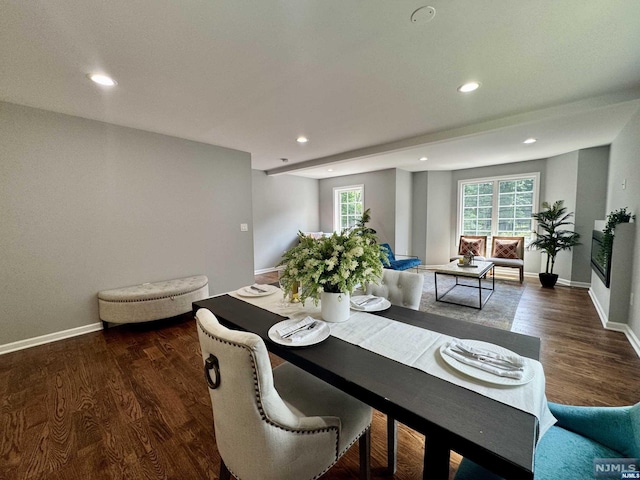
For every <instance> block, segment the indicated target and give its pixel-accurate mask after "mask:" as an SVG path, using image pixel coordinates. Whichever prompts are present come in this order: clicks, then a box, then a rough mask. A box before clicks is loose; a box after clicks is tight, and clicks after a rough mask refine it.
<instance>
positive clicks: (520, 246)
mask: <svg viewBox="0 0 640 480" xmlns="http://www.w3.org/2000/svg"><path fill="white" fill-rule="evenodd" d="M496 240H512V241H517V242H518V244H517V246H516V251H517V254H518V258H519V259H520V260H524V237H493V238H492V239H491V256H492V257H495V258H502V257H501V256H500V255H499V252H497V251H496ZM496 254H498V255H496Z"/></svg>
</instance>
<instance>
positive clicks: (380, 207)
mask: <svg viewBox="0 0 640 480" xmlns="http://www.w3.org/2000/svg"><path fill="white" fill-rule="evenodd" d="M349 185H364V208H365V209H367V208H370V209H371V222H370V223H369V227H371V228H373V229H374V230H376V231H377V232H378V240H379V241H380V243H389V244H390V245H391V248H395V238H396V189H395V185H396V171H395V170H381V171H378V172H371V173H363V174H358V175H346V176H343V177H335V178H326V179H323V180H320V230H322V231H324V232H332V231H333V189H334V187H346V186H349ZM400 253H402V252H400Z"/></svg>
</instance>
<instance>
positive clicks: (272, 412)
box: [196, 309, 340, 480]
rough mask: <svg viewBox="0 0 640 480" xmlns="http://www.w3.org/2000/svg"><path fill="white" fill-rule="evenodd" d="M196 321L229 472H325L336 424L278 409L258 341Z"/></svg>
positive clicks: (205, 318) (279, 479) (265, 475)
mask: <svg viewBox="0 0 640 480" xmlns="http://www.w3.org/2000/svg"><path fill="white" fill-rule="evenodd" d="M196 319H197V330H198V338H199V340H200V346H201V349H202V358H203V360H204V362H205V374H206V375H208V377H209V380H208V383H210V385H209V394H210V396H211V405H212V408H213V420H214V426H215V433H216V444H217V447H218V451H219V452H220V456H221V457H222V459H223V461H224V463H225V464H226V466H227V468H228V469H229V471H230V472H231V473H232V474H233V475H234V476H236V477H237V478H241V479H243V480H284V479H290V480H297V479H302V478H311V477H313V476H314V475H317V473H318V472H323V471H325V470H326V469H328V468H329V467H331V465H332V464H333V463H335V461H336V460H337V458H338V452H337V450H336V449H337V445H338V436H339V430H340V419H339V418H337V417H326V416H323V417H301V416H299V415H297V414H296V413H294V412H293V411H292V410H291V409H290V408H289V407H288V406H287V405H286V404H285V403H284V401H283V400H282V398H281V397H280V395H279V394H278V392H277V391H276V389H275V388H274V379H273V371H272V369H271V364H270V361H269V356H268V353H267V349H266V346H265V344H264V342H263V340H262V339H261V338H260V337H259V336H258V335H255V334H253V333H247V332H239V331H235V330H229V329H227V328H225V327H224V326H222V325H220V323H219V322H218V320H217V318H216V317H215V315H213V313H211V312H210V311H209V310H207V309H200V310H198V312H197V313H196ZM207 372H208V373H207ZM213 387H215V388H213ZM283 470H284V471H285V472H286V474H283ZM309 472H314V473H313V474H312V475H310V474H309Z"/></svg>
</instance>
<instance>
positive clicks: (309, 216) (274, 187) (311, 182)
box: [252, 170, 320, 271]
mask: <svg viewBox="0 0 640 480" xmlns="http://www.w3.org/2000/svg"><path fill="white" fill-rule="evenodd" d="M252 178H253V219H254V220H253V244H254V248H253V250H254V252H255V253H254V256H255V258H254V265H255V269H256V270H257V271H260V270H266V269H270V268H272V267H274V266H276V265H277V264H278V263H279V262H280V260H281V258H282V254H283V252H285V251H286V250H288V249H289V248H291V247H292V246H293V245H295V244H296V243H297V233H298V231H303V232H318V231H320V216H319V209H318V180H315V179H311V178H303V177H296V176H292V175H278V176H272V177H270V176H267V175H266V174H265V172H263V171H260V170H253V172H252Z"/></svg>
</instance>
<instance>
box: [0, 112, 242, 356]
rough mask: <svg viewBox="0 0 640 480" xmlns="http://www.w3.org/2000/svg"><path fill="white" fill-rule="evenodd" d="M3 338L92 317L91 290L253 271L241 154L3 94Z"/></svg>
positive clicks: (224, 282) (234, 277) (218, 279)
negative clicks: (13, 100)
mask: <svg viewBox="0 0 640 480" xmlns="http://www.w3.org/2000/svg"><path fill="white" fill-rule="evenodd" d="M0 139H2V140H1V141H0V159H1V160H0V212H2V220H1V222H0V229H1V233H0V272H2V278H1V280H0V281H1V282H2V284H1V288H0V305H1V307H0V324H1V325H2V328H0V345H3V344H7V343H11V342H15V341H19V340H25V339H29V338H33V337H36V336H40V335H45V334H49V333H53V332H59V331H62V330H66V329H72V328H76V327H81V326H86V325H90V324H93V323H95V322H98V321H99V318H98V301H97V296H96V295H97V292H98V291H100V290H104V289H110V288H116V287H122V286H127V285H135V284H139V283H143V282H153V281H159V280H166V279H171V278H178V277H185V276H190V275H195V274H205V275H207V276H208V277H209V280H210V291H211V293H212V294H213V293H219V292H223V291H227V290H230V289H233V288H237V287H239V286H241V285H243V284H247V283H248V282H251V281H252V279H253V239H252V233H251V230H252V229H251V228H250V231H249V232H241V231H240V223H248V224H249V225H250V226H251V158H250V155H249V154H248V153H244V152H239V151H236V150H230V149H226V148H220V147H215V146H212V145H206V144H202V143H196V142H191V141H187V140H181V139H177V138H173V137H168V136H164V135H158V134H153V133H148V132H143V131H140V130H134V129H130V128H123V127H116V126H113V125H109V124H105V123H100V122H96V121H92V120H86V119H82V118H78V117H72V116H67V115H61V114H57V113H52V112H47V111H44V110H38V109H33V108H28V107H21V106H17V105H12V104H7V103H0Z"/></svg>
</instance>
